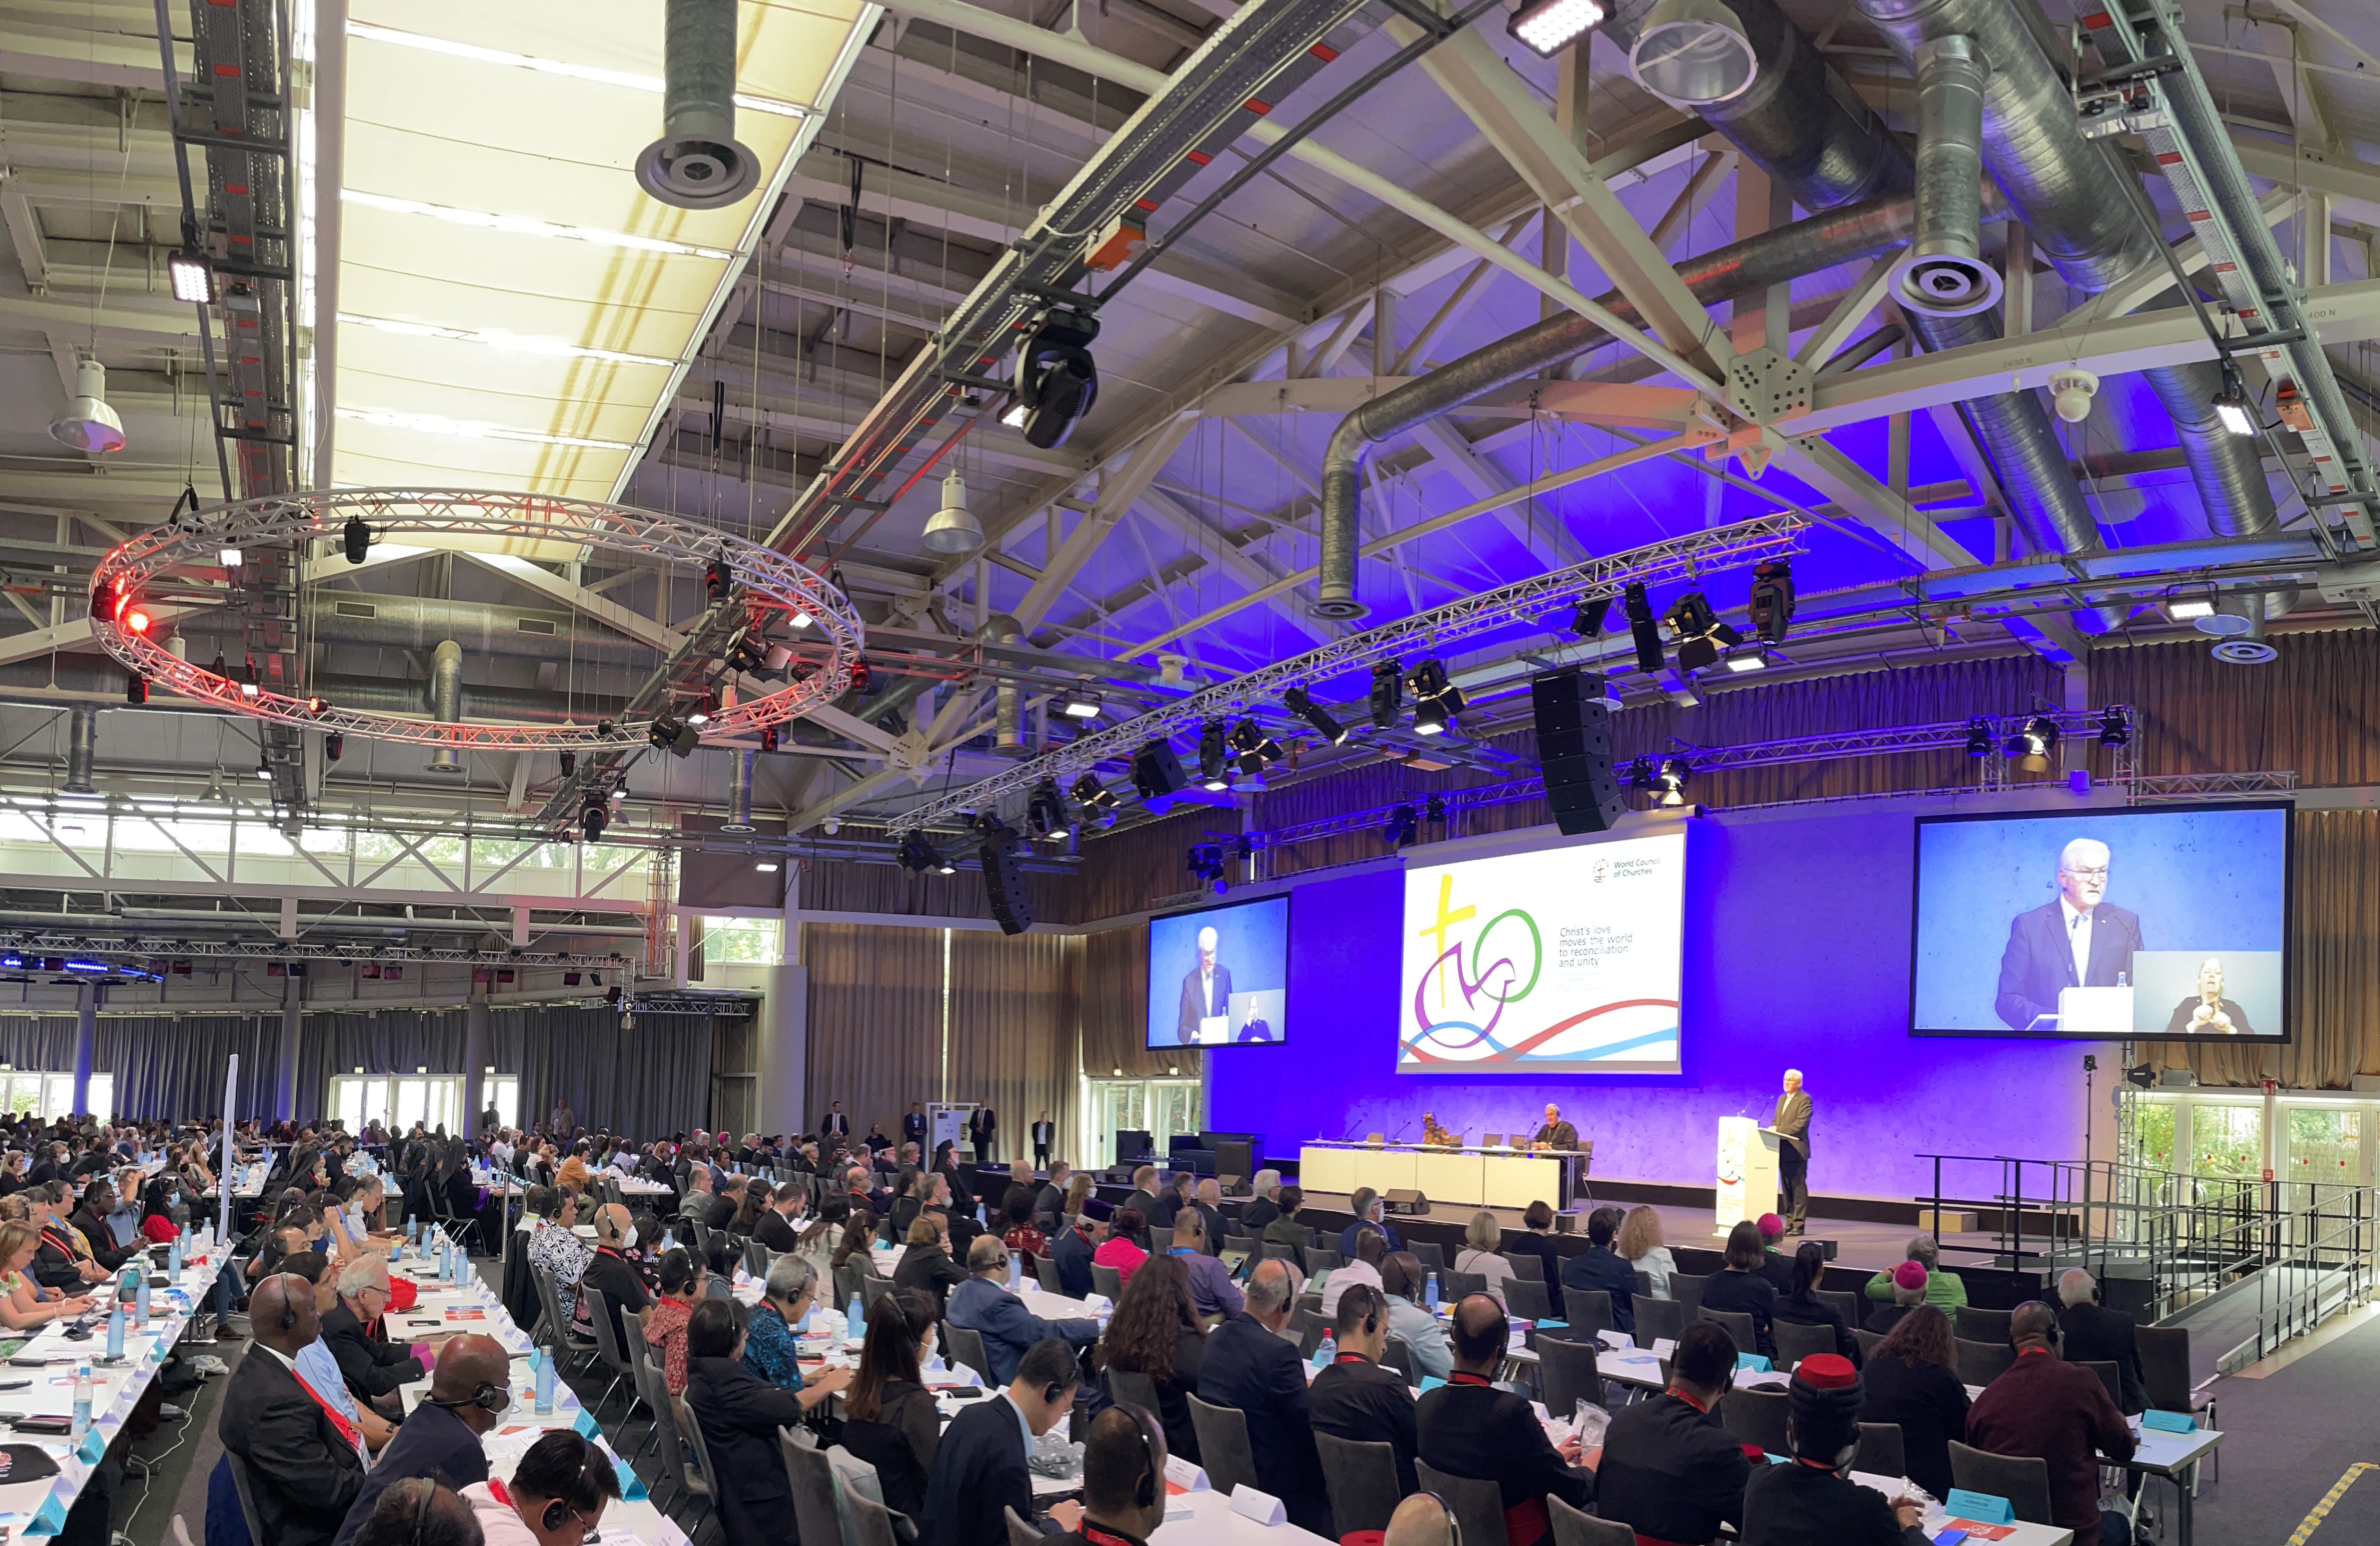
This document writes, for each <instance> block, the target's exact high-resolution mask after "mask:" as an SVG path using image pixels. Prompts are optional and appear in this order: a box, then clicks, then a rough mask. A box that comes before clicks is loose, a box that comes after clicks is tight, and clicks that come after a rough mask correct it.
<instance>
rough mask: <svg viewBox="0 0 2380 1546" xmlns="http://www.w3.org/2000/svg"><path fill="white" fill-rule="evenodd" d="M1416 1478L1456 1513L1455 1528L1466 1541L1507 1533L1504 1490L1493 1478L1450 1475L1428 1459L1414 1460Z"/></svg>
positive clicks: (1499, 1536)
mask: <svg viewBox="0 0 2380 1546" xmlns="http://www.w3.org/2000/svg"><path fill="white" fill-rule="evenodd" d="M1414 1479H1415V1480H1416V1481H1418V1482H1420V1483H1421V1487H1422V1491H1425V1492H1435V1493H1437V1494H1438V1495H1439V1498H1440V1499H1441V1500H1442V1501H1443V1502H1444V1503H1446V1505H1447V1507H1448V1508H1449V1509H1450V1510H1451V1511H1452V1512H1453V1515H1454V1523H1455V1528H1457V1529H1459V1530H1461V1531H1462V1532H1463V1540H1486V1541H1498V1540H1504V1539H1505V1536H1504V1493H1503V1490H1502V1489H1501V1488H1500V1487H1498V1486H1497V1485H1496V1484H1495V1483H1494V1482H1492V1481H1482V1480H1480V1479H1478V1478H1476V1477H1467V1476H1450V1475H1449V1474H1448V1473H1446V1472H1444V1471H1441V1470H1439V1468H1438V1467H1435V1466H1433V1465H1431V1464H1430V1463H1429V1462H1428V1461H1427V1460H1416V1461H1415V1462H1414Z"/></svg>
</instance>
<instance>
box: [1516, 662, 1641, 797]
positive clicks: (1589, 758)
mask: <svg viewBox="0 0 2380 1546" xmlns="http://www.w3.org/2000/svg"><path fill="white" fill-rule="evenodd" d="M1529 705H1530V707H1531V708H1532V709H1534V710H1535V711H1536V722H1537V764H1538V766H1539V767H1540V768H1541V769H1543V770H1544V773H1545V780H1546V803H1547V804H1548V805H1550V806H1551V807H1553V812H1554V824H1555V825H1556V826H1558V827H1560V828H1561V830H1562V831H1563V832H1564V833H1566V834H1572V835H1573V836H1574V835H1576V834H1580V833H1586V832H1605V831H1608V830H1609V828H1610V826H1611V824H1612V823H1613V822H1617V821H1618V820H1620V818H1621V815H1622V814H1623V813H1624V812H1625V811H1626V810H1627V809H1628V802H1627V801H1626V800H1625V799H1624V798H1622V797H1621V793H1620V777H1619V774H1618V773H1615V772H1614V771H1613V770H1612V766H1611V713H1610V711H1609V710H1608V709H1606V708H1605V707H1604V706H1603V678H1602V677H1601V676H1597V675H1596V674H1595V673H1593V672H1589V671H1586V670H1585V669H1584V668H1582V667H1579V666H1574V665H1573V666H1568V667H1565V668H1564V669H1562V670H1560V671H1548V672H1545V673H1542V674H1541V675H1539V676H1532V677H1531V678H1529Z"/></svg>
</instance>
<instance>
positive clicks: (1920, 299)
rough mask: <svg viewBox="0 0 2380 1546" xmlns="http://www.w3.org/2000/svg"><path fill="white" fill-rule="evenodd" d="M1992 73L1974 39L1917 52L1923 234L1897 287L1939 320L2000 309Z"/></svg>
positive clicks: (2062, 406)
mask: <svg viewBox="0 0 2380 1546" xmlns="http://www.w3.org/2000/svg"><path fill="white" fill-rule="evenodd" d="M1990 74H1991V72H1990V70H1989V69H1987V68H1986V67H1985V64H1984V59H1983V55H1981V54H1980V53H1978V52H1977V51H1976V49H1975V45H1974V43H1973V40H1971V39H1968V38H1964V37H1959V36H1956V35H1952V36H1949V37H1939V38H1933V39H1929V40H1927V41H1926V42H1925V43H1923V44H1921V45H1920V46H1919V48H1918V50H1917V171H1916V176H1917V184H1916V195H1917V235H1916V238H1915V239H1914V240H1913V241H1912V242H1911V243H1910V244H1909V255H1908V257H1907V258H1906V259H1904V260H1903V261H1902V262H1901V264H1900V268H1899V269H1898V270H1896V271H1895V273H1894V274H1893V276H1892V284H1893V289H1894V291H1895V293H1896V294H1898V295H1899V296H1900V304H1901V305H1903V306H1905V307H1909V308H1911V309H1913V310H1918V311H1923V312H1925V313H1927V314H1929V315H1932V316H1937V317H1964V316H1971V315H1973V313H1975V312H1977V311H1984V310H1990V309H1991V308H1992V307H1994V306H1997V305H1998V304H1999V298H2000V275H1999V271H1998V269H1995V268H1993V267H1992V265H1991V264H1989V263H1987V262H1984V260H1983V238H1982V234H1981V229H1980V223H1981V221H1982V218H1983V176H1984V86H1985V81H1986V80H1987V79H1989V78H1990ZM2094 384H2096V383H2094ZM2068 406H2069V405H2068V404H2067V402H2066V400H2065V399H2064V398H2063V397H2061V398H2060V399H2059V401H2058V414H2059V416H2060V417H2061V418H2064V419H2066V420H2068V421H2069V422H2072V421H2073V420H2074V419H2075V418H2076V417H2077V416H2076V415H2071V414H2069V413H2068V412H2067V411H2066V410H2067V408H2068ZM2083 407H2084V411H2085V412H2087V411H2089V400H2088V398H2087V396H2086V398H2085V399H2084V404H2083Z"/></svg>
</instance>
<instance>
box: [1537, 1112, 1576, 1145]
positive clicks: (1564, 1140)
mask: <svg viewBox="0 0 2380 1546" xmlns="http://www.w3.org/2000/svg"><path fill="white" fill-rule="evenodd" d="M1529 1147H1530V1148H1532V1149H1553V1150H1570V1149H1576V1148H1577V1147H1578V1129H1577V1128H1576V1127H1574V1126H1572V1125H1571V1124H1569V1123H1567V1122H1564V1121H1563V1120H1562V1114H1561V1108H1560V1106H1558V1105H1555V1104H1554V1103H1553V1102H1551V1101H1548V1102H1546V1121H1545V1126H1542V1127H1539V1128H1538V1129H1537V1131H1536V1136H1535V1137H1534V1138H1530V1139H1529Z"/></svg>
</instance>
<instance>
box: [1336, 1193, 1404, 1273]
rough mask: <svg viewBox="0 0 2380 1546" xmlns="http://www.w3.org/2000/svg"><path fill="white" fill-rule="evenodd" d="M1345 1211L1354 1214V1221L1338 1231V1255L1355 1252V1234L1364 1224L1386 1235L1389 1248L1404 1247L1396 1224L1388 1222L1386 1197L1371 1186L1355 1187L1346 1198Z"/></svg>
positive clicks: (1396, 1249)
mask: <svg viewBox="0 0 2380 1546" xmlns="http://www.w3.org/2000/svg"><path fill="white" fill-rule="evenodd" d="M1347 1211H1349V1212H1351V1213H1353V1214H1354V1215H1355V1222H1354V1223H1351V1224H1349V1225H1348V1226H1347V1227H1346V1228H1344V1229H1342V1230H1341V1231H1340V1232H1339V1254H1340V1255H1342V1256H1346V1257H1352V1256H1354V1254H1355V1234H1356V1232H1357V1231H1358V1230H1360V1229H1362V1228H1363V1227H1364V1226H1365V1225H1366V1224H1370V1225H1371V1226H1372V1227H1373V1228H1374V1229H1377V1230H1378V1231H1379V1232H1380V1233H1381V1234H1382V1235H1384V1236H1388V1241H1389V1249H1390V1250H1392V1251H1401V1250H1403V1249H1404V1248H1405V1243H1404V1242H1403V1240H1400V1239H1398V1238H1397V1231H1396V1226H1395V1225H1394V1224H1391V1223H1389V1220H1388V1211H1389V1205H1388V1202H1387V1199H1384V1198H1382V1197H1381V1196H1380V1194H1379V1193H1378V1192H1376V1191H1374V1190H1373V1189H1372V1188H1371V1187H1356V1188H1355V1195H1354V1197H1351V1198H1349V1199H1347Z"/></svg>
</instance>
